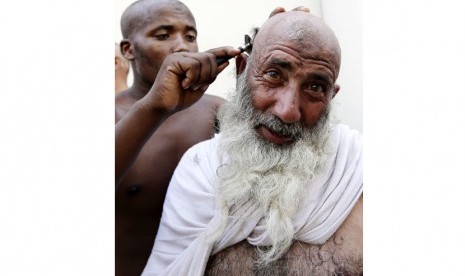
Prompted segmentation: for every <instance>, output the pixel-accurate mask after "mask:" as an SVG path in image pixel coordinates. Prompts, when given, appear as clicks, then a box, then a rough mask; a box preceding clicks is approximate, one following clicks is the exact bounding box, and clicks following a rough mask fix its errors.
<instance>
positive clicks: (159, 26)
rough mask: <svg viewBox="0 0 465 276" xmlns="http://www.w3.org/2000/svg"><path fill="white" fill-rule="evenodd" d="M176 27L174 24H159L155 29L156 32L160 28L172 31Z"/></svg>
mask: <svg viewBox="0 0 465 276" xmlns="http://www.w3.org/2000/svg"><path fill="white" fill-rule="evenodd" d="M173 29H174V26H173V25H158V26H157V27H156V28H155V29H153V30H154V31H155V32H156V31H159V30H167V31H171V30H173Z"/></svg>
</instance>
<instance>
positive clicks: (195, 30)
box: [186, 26, 197, 34]
mask: <svg viewBox="0 0 465 276" xmlns="http://www.w3.org/2000/svg"><path fill="white" fill-rule="evenodd" d="M186 31H193V32H194V33H195V34H197V29H196V28H195V27H193V26H187V27H186Z"/></svg>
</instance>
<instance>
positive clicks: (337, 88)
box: [333, 84, 341, 98]
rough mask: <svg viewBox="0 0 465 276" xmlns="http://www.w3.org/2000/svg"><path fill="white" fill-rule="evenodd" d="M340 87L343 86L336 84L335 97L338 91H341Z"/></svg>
mask: <svg viewBox="0 0 465 276" xmlns="http://www.w3.org/2000/svg"><path fill="white" fill-rule="evenodd" d="M339 89H341V86H340V85H339V84H335V85H334V94H333V98H334V97H336V94H337V92H339Z"/></svg>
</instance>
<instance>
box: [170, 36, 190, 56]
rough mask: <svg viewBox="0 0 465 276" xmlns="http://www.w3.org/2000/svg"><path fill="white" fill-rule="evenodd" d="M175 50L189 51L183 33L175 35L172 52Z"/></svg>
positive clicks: (175, 51)
mask: <svg viewBox="0 0 465 276" xmlns="http://www.w3.org/2000/svg"><path fill="white" fill-rule="evenodd" d="M177 52H189V47H188V44H187V40H186V39H185V38H184V36H183V35H177V36H176V39H175V40H174V45H173V53H177Z"/></svg>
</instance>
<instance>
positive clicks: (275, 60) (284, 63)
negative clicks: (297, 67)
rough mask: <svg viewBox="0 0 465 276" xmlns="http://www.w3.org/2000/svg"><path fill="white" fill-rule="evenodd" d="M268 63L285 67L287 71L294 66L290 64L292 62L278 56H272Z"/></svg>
mask: <svg viewBox="0 0 465 276" xmlns="http://www.w3.org/2000/svg"><path fill="white" fill-rule="evenodd" d="M270 63H271V64H273V65H277V66H279V67H281V68H283V69H287V70H289V71H291V70H292V69H293V68H294V67H293V66H292V63H291V62H289V61H286V60H282V59H279V58H272V59H271V60H270Z"/></svg>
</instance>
